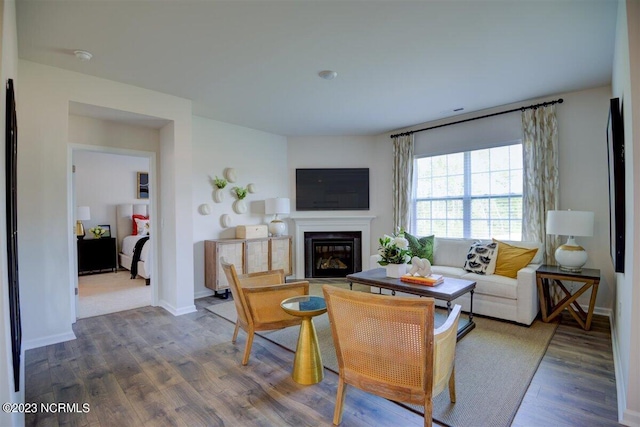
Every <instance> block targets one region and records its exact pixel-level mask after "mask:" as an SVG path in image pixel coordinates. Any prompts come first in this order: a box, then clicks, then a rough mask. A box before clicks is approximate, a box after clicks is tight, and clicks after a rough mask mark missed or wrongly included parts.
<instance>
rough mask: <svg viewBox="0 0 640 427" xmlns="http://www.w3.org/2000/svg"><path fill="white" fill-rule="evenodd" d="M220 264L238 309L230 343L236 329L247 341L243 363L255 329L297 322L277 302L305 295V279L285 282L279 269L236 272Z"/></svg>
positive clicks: (230, 267)
mask: <svg viewBox="0 0 640 427" xmlns="http://www.w3.org/2000/svg"><path fill="white" fill-rule="evenodd" d="M221 265H222V269H223V270H224V273H225V274H226V276H227V280H228V282H229V287H230V288H231V294H232V295H233V300H234V302H235V304H236V311H237V312H238V320H236V328H235V331H234V332H233V338H232V342H234V343H235V342H236V339H237V338H238V330H239V329H240V328H242V329H243V330H244V331H245V332H246V333H247V343H246V345H245V349H244V355H243V357H242V364H243V365H246V364H247V363H248V362H249V355H250V354H251V345H252V344H253V334H254V333H255V332H256V331H269V330H273V329H282V328H286V327H287V326H293V325H299V324H300V322H301V318H300V317H296V316H292V315H290V314H287V313H285V311H284V310H283V309H282V308H281V307H280V303H281V302H282V301H283V300H284V299H286V298H289V297H295V296H300V295H308V294H309V282H306V281H301V282H292V283H285V282H284V271H282V270H272V271H265V272H260V273H250V274H242V275H238V274H236V269H235V267H234V266H233V264H229V263H227V262H224V261H221Z"/></svg>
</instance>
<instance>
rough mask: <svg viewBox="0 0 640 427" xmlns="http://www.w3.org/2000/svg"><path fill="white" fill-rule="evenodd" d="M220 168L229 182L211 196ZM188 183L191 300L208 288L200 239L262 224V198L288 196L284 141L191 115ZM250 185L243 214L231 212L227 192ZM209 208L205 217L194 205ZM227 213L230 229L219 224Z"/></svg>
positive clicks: (206, 292)
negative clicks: (229, 172) (219, 195)
mask: <svg viewBox="0 0 640 427" xmlns="http://www.w3.org/2000/svg"><path fill="white" fill-rule="evenodd" d="M226 168H234V169H235V170H236V174H237V181H236V182H235V183H229V184H227V187H226V188H225V190H228V191H227V192H226V193H225V196H224V200H223V201H222V202H221V203H216V202H215V201H214V200H213V197H212V195H213V189H214V187H213V185H212V183H211V180H212V179H214V178H215V177H216V175H217V176H218V177H221V178H222V177H223V171H224V170H225V169H226ZM190 179H191V180H192V185H193V204H192V209H191V211H192V215H193V245H194V279H195V282H194V283H195V295H196V298H199V297H202V296H206V295H210V294H212V293H213V292H212V291H211V290H209V289H208V288H205V286H204V241H205V240H211V239H221V238H233V237H235V227H236V226H237V225H249V224H267V223H268V222H269V221H271V219H272V218H271V216H269V217H266V216H265V214H264V200H265V199H267V198H271V197H287V196H288V194H289V169H288V166H287V140H286V138H285V137H283V136H279V135H273V134H270V133H266V132H261V131H257V130H253V129H248V128H244V127H240V126H235V125H230V124H227V123H222V122H218V121H215V120H210V119H206V118H203V117H198V116H194V117H193V169H192V171H191V173H190ZM250 183H252V184H254V185H255V187H256V192H255V193H253V194H251V193H249V194H248V195H247V197H246V198H245V199H244V200H245V202H246V204H247V207H248V209H247V212H246V213H244V214H237V213H235V212H234V211H233V206H232V205H233V202H234V201H235V200H236V199H235V198H234V197H233V196H232V194H231V188H232V187H234V186H240V187H246V186H247V184H250ZM203 204H207V205H209V207H210V208H211V214H210V215H202V214H201V213H200V212H199V207H200V205H203ZM223 214H228V215H229V216H230V217H231V219H232V224H231V227H229V228H226V229H225V228H223V227H222V225H221V223H220V217H221V215H223Z"/></svg>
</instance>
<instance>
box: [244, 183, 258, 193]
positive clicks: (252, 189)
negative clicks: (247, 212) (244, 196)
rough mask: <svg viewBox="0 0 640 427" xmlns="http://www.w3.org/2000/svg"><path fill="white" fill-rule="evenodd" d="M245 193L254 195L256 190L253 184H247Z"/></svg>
mask: <svg viewBox="0 0 640 427" xmlns="http://www.w3.org/2000/svg"><path fill="white" fill-rule="evenodd" d="M247 191H248V192H249V193H251V194H254V193H255V192H257V191H258V189H257V188H256V185H255V184H249V185H247Z"/></svg>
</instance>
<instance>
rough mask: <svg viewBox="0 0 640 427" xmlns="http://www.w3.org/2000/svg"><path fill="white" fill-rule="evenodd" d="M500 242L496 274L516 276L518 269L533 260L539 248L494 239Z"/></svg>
mask: <svg viewBox="0 0 640 427" xmlns="http://www.w3.org/2000/svg"><path fill="white" fill-rule="evenodd" d="M493 241H494V242H495V243H497V244H498V261H497V263H496V271H495V274H499V275H500V276H506V277H511V278H514V279H515V278H516V277H517V275H518V270H520V269H521V268H524V267H526V266H527V264H529V263H530V262H531V260H532V259H533V257H534V256H536V252H538V249H536V248H533V249H529V248H521V247H519V246H513V245H510V244H508V243H505V242H501V241H499V240H496V239H493Z"/></svg>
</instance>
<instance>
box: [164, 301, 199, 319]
mask: <svg viewBox="0 0 640 427" xmlns="http://www.w3.org/2000/svg"><path fill="white" fill-rule="evenodd" d="M158 306H160V307H162V308H164V309H165V310H167V311H168V312H169V313H171V314H173V315H174V316H182V315H183V314H188V313H194V312H196V311H198V310H197V309H196V306H195V304H191V305H188V306H186V307H180V308H176V307H174V306H172V305H171V304H169V303H168V302H166V301H164V300H162V301H159V302H158Z"/></svg>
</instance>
